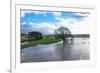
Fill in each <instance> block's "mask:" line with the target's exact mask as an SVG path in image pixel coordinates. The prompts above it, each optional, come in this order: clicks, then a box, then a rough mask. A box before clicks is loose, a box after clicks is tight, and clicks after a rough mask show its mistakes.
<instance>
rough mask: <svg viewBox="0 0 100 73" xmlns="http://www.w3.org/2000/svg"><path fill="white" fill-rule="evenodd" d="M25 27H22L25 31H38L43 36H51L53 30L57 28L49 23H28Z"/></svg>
mask: <svg viewBox="0 0 100 73" xmlns="http://www.w3.org/2000/svg"><path fill="white" fill-rule="evenodd" d="M27 25H28V26H29V27H28V26H27V27H24V29H26V31H28V32H29V31H39V32H41V33H43V34H53V33H54V30H55V29H57V27H56V26H55V25H54V24H49V23H32V22H30V23H29V24H27Z"/></svg>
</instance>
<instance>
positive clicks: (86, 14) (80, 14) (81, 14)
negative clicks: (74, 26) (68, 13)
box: [75, 13, 89, 16]
mask: <svg viewBox="0 0 100 73" xmlns="http://www.w3.org/2000/svg"><path fill="white" fill-rule="evenodd" d="M75 15H78V16H89V13H75Z"/></svg>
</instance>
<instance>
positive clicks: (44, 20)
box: [20, 10, 90, 34]
mask: <svg viewBox="0 0 100 73" xmlns="http://www.w3.org/2000/svg"><path fill="white" fill-rule="evenodd" d="M20 19H21V32H22V33H28V32H30V31H39V32H41V33H43V34H53V32H54V30H55V29H57V28H59V27H61V26H64V27H67V28H69V29H70V31H71V32H72V33H73V34H89V25H90V23H89V20H90V13H88V12H68V11H66V12H54V11H32V10H21V17H20ZM83 28H84V29H85V30H84V29H83Z"/></svg>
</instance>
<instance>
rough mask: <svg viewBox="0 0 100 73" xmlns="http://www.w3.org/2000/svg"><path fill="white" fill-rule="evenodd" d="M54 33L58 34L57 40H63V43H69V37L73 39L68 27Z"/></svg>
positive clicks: (60, 28)
mask: <svg viewBox="0 0 100 73" xmlns="http://www.w3.org/2000/svg"><path fill="white" fill-rule="evenodd" d="M54 33H55V34H56V35H55V38H56V39H59V38H61V39H62V40H63V43H65V42H66V41H67V40H66V39H68V37H72V35H71V32H70V30H69V29H68V28H67V27H63V26H61V27H59V28H58V29H56V30H55V31H54Z"/></svg>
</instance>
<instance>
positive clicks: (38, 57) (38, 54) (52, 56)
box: [21, 38, 89, 62]
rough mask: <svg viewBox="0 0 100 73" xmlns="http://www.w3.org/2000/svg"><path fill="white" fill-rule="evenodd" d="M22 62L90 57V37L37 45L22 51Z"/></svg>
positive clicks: (85, 58)
mask: <svg viewBox="0 0 100 73" xmlns="http://www.w3.org/2000/svg"><path fill="white" fill-rule="evenodd" d="M21 52H22V53H21V62H45V61H63V60H87V59H89V38H85V40H84V38H74V40H73V42H71V41H69V42H68V43H64V44H63V42H62V41H61V42H58V43H55V44H50V45H41V44H39V45H37V46H33V47H29V48H25V49H23V50H22V51H21Z"/></svg>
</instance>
